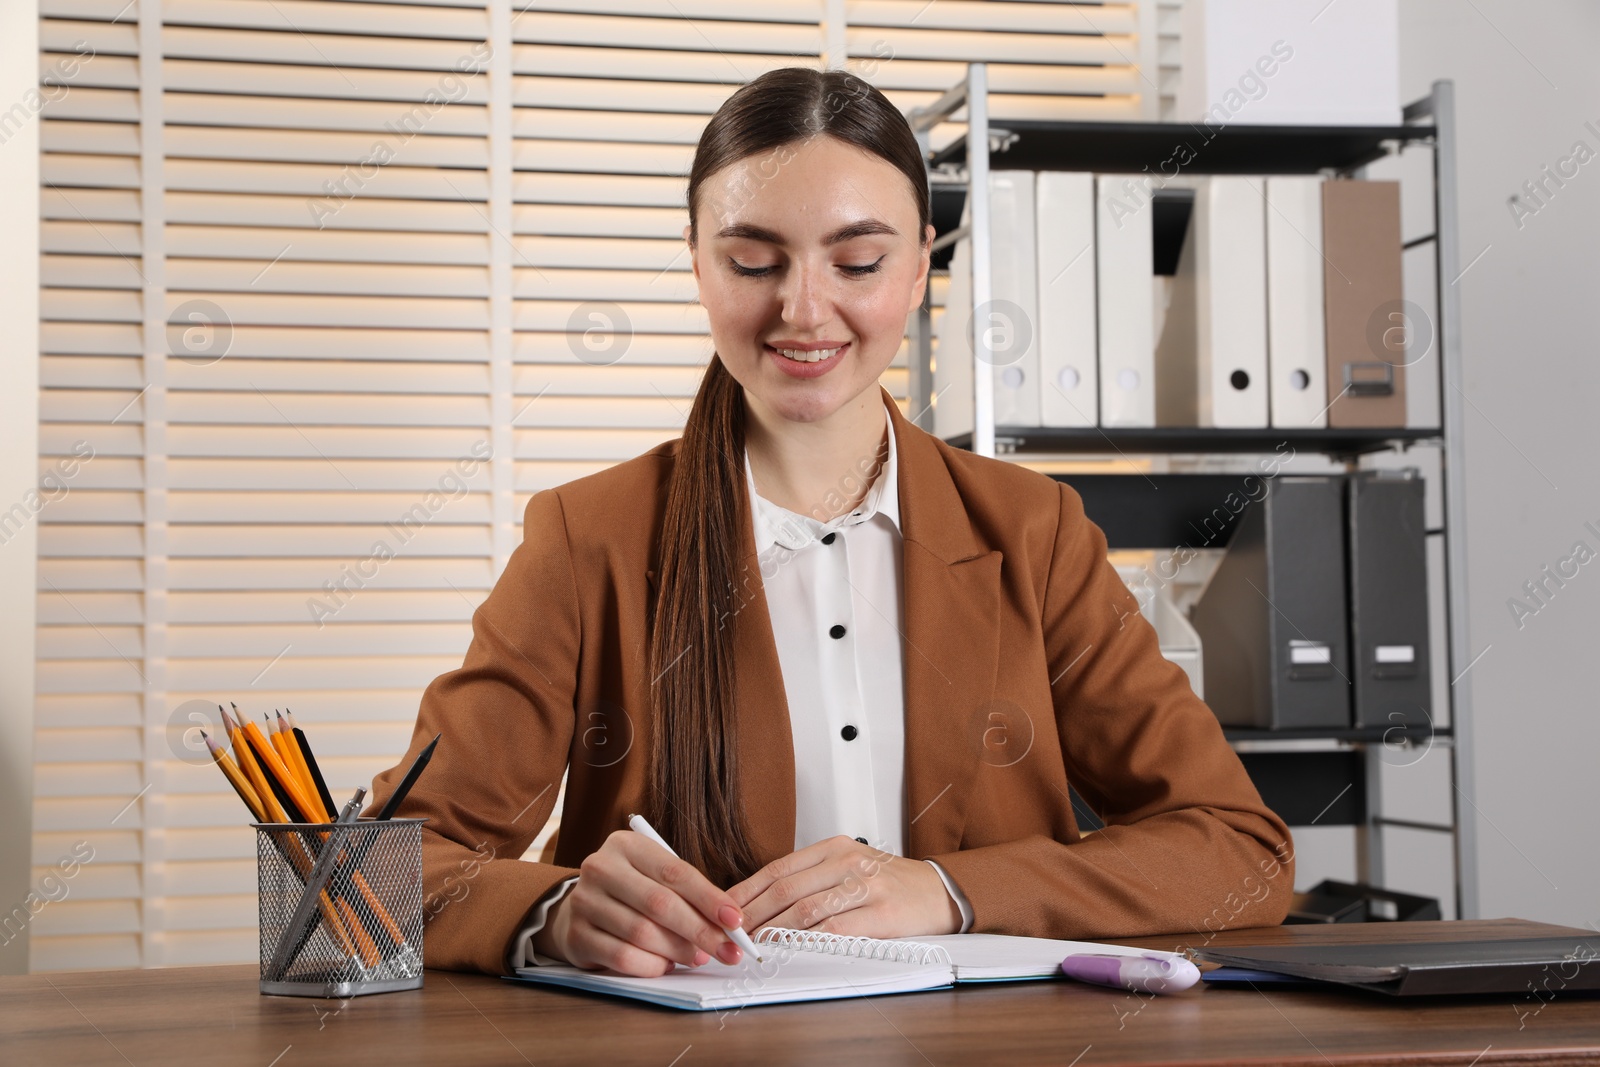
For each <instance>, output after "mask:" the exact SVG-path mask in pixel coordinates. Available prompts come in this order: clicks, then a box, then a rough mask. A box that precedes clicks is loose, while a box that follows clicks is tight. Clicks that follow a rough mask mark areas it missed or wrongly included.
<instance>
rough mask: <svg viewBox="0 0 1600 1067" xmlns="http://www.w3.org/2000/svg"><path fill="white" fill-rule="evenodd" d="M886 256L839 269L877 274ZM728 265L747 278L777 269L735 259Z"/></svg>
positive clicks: (860, 274)
mask: <svg viewBox="0 0 1600 1067" xmlns="http://www.w3.org/2000/svg"><path fill="white" fill-rule="evenodd" d="M885 258H887V257H885V256H879V257H878V258H877V260H876V261H875V262H872V263H868V264H866V265H865V266H860V267H855V266H850V265H849V264H843V263H841V264H840V265H839V269H840V270H842V271H844V272H845V273H846V274H848V275H850V276H851V277H853V278H863V277H865V276H867V275H868V274H875V273H876V272H878V271H880V270H882V269H883V261H884V259H885ZM728 266H730V267H732V268H733V270H734V272H735V273H737V274H740V275H743V276H744V277H746V278H764V277H766V276H767V275H768V274H771V273H772V272H773V271H774V270H775V269H776V268H774V267H746V266H743V265H741V264H740V263H739V262H738V261H737V260H734V259H729V260H728Z"/></svg>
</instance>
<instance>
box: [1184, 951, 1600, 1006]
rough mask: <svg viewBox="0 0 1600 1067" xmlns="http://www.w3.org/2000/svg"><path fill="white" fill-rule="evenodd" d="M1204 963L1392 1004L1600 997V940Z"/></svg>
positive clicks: (1292, 954)
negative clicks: (1465, 996) (1455, 997)
mask: <svg viewBox="0 0 1600 1067" xmlns="http://www.w3.org/2000/svg"><path fill="white" fill-rule="evenodd" d="M1195 954H1196V955H1197V956H1199V957H1200V958H1201V959H1202V960H1207V961H1210V962H1212V963H1221V964H1224V965H1226V966H1231V967H1247V968H1252V969H1255V970H1261V971H1271V972H1272V973H1274V974H1286V975H1292V976H1294V977H1296V978H1307V979H1314V980H1318V981H1325V982H1336V983H1338V984H1340V985H1347V986H1354V987H1356V988H1359V989H1370V990H1373V991H1375V992H1379V993H1388V994H1390V995H1392V996H1398V997H1410V996H1437V995H1440V994H1458V993H1502V994H1504V993H1517V994H1525V993H1528V992H1529V991H1530V990H1531V991H1533V992H1534V993H1536V994H1538V995H1539V996H1541V997H1544V996H1545V995H1546V994H1548V995H1552V996H1553V995H1556V994H1560V993H1568V992H1583V991H1586V990H1588V991H1594V990H1600V937H1583V936H1573V937H1530V938H1517V939H1513V940H1500V941H1399V942H1388V943H1382V944H1370V945H1351V944H1325V945H1232V946H1229V947H1226V948H1215V949H1200V950H1197V951H1196V953H1195Z"/></svg>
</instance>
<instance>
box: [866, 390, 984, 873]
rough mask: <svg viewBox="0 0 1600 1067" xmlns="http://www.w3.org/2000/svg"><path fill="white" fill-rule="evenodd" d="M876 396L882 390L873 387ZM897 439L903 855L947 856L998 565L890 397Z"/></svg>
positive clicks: (970, 772)
mask: <svg viewBox="0 0 1600 1067" xmlns="http://www.w3.org/2000/svg"><path fill="white" fill-rule="evenodd" d="M880 388H882V387H881V386H880ZM884 396H885V400H886V402H887V403H888V405H889V417H890V421H891V423H892V424H893V430H894V433H895V434H896V437H895V448H896V450H897V452H896V461H897V463H898V464H899V468H898V471H899V478H900V520H901V522H900V524H901V531H902V539H903V542H904V549H905V554H904V573H903V576H902V586H901V597H902V602H903V605H904V612H905V634H904V635H903V637H904V642H903V643H904V663H905V738H906V741H905V825H904V827H902V829H903V832H904V851H905V854H906V855H907V856H911V857H914V858H921V857H923V856H932V855H938V854H939V853H941V852H954V851H955V850H956V849H957V848H959V847H960V844H961V835H962V829H963V828H964V827H965V825H966V812H967V802H968V798H969V796H970V793H971V788H972V781H973V778H974V776H975V775H976V773H977V770H978V766H979V764H980V763H981V762H982V757H983V743H984V735H983V730H984V727H985V725H986V723H985V721H984V718H983V714H982V713H983V709H984V706H985V705H986V704H987V703H988V702H989V701H990V700H991V699H992V698H993V696H994V692H995V682H996V680H997V677H998V672H999V656H998V652H999V647H1000V589H1001V585H1000V563H1001V559H1002V555H1001V553H1000V551H999V550H998V549H988V548H987V547H986V546H985V545H984V543H983V542H982V541H981V540H980V539H979V538H978V536H977V534H976V532H975V531H974V530H973V528H972V524H971V522H970V520H969V519H968V517H967V510H966V506H965V505H964V504H963V502H962V500H961V495H960V493H959V492H957V490H956V485H955V481H954V480H953V479H952V478H951V476H950V469H949V467H948V466H947V465H946V463H945V459H944V456H943V455H942V454H941V452H940V450H939V446H938V444H937V443H936V441H935V439H934V438H933V437H932V436H931V435H929V434H928V433H926V432H925V431H923V430H921V429H920V428H918V427H915V426H912V425H911V423H910V422H909V421H908V420H907V419H906V418H905V416H904V415H902V414H901V413H900V408H899V406H898V405H896V404H895V403H894V401H893V400H892V399H889V398H888V393H887V391H885V393H884Z"/></svg>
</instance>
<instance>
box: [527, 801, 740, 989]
mask: <svg viewBox="0 0 1600 1067" xmlns="http://www.w3.org/2000/svg"><path fill="white" fill-rule="evenodd" d="M743 922H744V913H743V912H741V911H740V910H739V908H738V906H737V905H735V904H734V902H733V898H732V897H730V896H729V895H728V894H727V893H726V892H725V891H724V890H721V889H718V888H717V887H716V886H715V885H713V884H712V883H711V880H710V879H708V878H707V877H706V876H705V875H704V874H701V873H700V872H699V871H697V870H695V869H694V868H693V867H692V866H690V865H689V864H688V863H685V862H684V861H683V860H681V859H679V858H678V857H677V856H674V855H672V853H670V852H668V851H667V850H666V849H664V848H662V847H661V846H660V845H658V844H656V843H655V842H654V841H651V840H650V839H649V838H647V837H645V836H644V835H643V834H638V833H635V832H634V831H632V830H617V831H615V832H614V833H612V834H611V835H610V836H609V837H607V838H606V840H605V843H604V844H602V845H601V846H600V848H599V849H598V850H597V851H595V852H591V853H590V854H589V855H588V856H585V857H584V859H583V862H582V864H580V865H579V868H578V881H577V884H575V885H574V886H573V887H572V889H571V890H569V891H568V892H567V895H566V896H564V897H562V898H561V899H560V900H559V901H557V902H556V904H555V906H554V907H553V908H551V909H550V914H549V916H548V918H547V920H546V922H545V924H544V926H543V928H541V929H540V930H539V932H538V933H536V934H534V937H533V947H534V949H535V950H536V951H537V952H539V953H540V954H541V955H545V956H554V957H555V958H557V959H562V960H566V961H567V962H568V963H570V964H572V965H573V966H575V967H581V968H583V969H585V970H598V969H600V968H607V969H610V970H612V971H616V972H617V973H619V974H628V975H635V976H638V977H641V978H657V977H660V976H661V975H663V974H666V973H668V972H669V971H671V970H672V967H673V964H674V963H682V964H683V965H684V966H686V967H698V966H700V965H701V964H704V963H708V962H710V960H711V958H712V957H713V956H715V957H716V958H718V959H720V960H721V961H722V962H724V963H737V962H739V958H740V956H741V954H742V953H741V951H740V949H739V946H738V945H735V944H734V943H733V942H732V941H730V940H728V935H727V934H726V933H725V932H724V928H727V929H733V928H735V927H738V926H740V925H742V924H743Z"/></svg>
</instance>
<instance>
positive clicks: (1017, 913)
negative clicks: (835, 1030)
mask: <svg viewBox="0 0 1600 1067" xmlns="http://www.w3.org/2000/svg"><path fill="white" fill-rule="evenodd" d="M880 391H882V387H881V386H880ZM883 396H884V399H885V401H886V402H887V405H888V410H889V413H890V422H891V425H892V432H893V433H894V434H895V441H896V447H897V449H898V459H897V462H898V464H899V466H898V472H899V483H900V515H901V520H902V524H901V528H902V531H903V538H904V547H905V551H904V574H903V583H902V589H903V594H902V595H903V597H904V608H905V627H906V629H905V635H904V636H905V641H904V650H905V651H904V669H905V717H906V721H905V761H906V762H905V789H906V795H905V813H906V814H905V818H906V821H907V825H906V826H904V827H903V830H904V841H905V851H906V855H908V856H911V857H915V858H919V859H928V858H931V859H935V860H937V861H938V862H939V863H940V864H941V865H942V866H943V867H944V869H945V870H946V872H948V873H949V875H950V877H951V878H952V879H954V881H955V882H956V884H957V885H959V886H960V887H961V889H962V891H963V892H965V894H966V896H967V899H968V900H969V901H970V902H971V904H972V909H973V916H974V919H973V926H972V929H973V930H974V931H975V932H993V933H1007V934H1025V935H1031V936H1036V937H1061V938H1077V939H1090V938H1111V937H1132V936H1137V935H1140V934H1151V933H1191V932H1193V933H1203V932H1204V931H1208V930H1216V929H1221V928H1234V927H1242V926H1260V925H1271V924H1276V923H1279V922H1281V921H1282V920H1283V917H1284V914H1285V912H1286V911H1287V909H1288V904H1289V895H1290V892H1291V891H1292V887H1293V877H1294V875H1293V855H1292V850H1291V844H1290V838H1289V831H1288V828H1287V827H1286V826H1285V825H1284V823H1283V821H1282V820H1281V819H1279V818H1278V817H1277V816H1276V815H1274V814H1273V813H1272V812H1271V811H1270V810H1268V809H1267V808H1266V806H1265V805H1263V804H1262V802H1261V797H1260V795H1259V794H1258V793H1257V792H1256V789H1255V787H1254V786H1253V785H1252V784H1251V782H1250V779H1249V778H1248V777H1247V776H1246V774H1245V772H1244V769H1243V767H1242V765H1241V764H1240V762H1239V759H1238V757H1237V756H1236V755H1235V754H1234V752H1233V750H1232V749H1231V748H1229V747H1228V745H1227V744H1226V742H1225V741H1224V740H1223V736H1222V731H1221V729H1220V728H1219V726H1218V724H1217V720H1216V718H1215V716H1213V714H1212V713H1211V711H1210V709H1209V708H1207V707H1206V705H1205V704H1204V703H1203V702H1202V701H1201V700H1200V698H1198V697H1196V696H1195V695H1194V692H1193V690H1192V689H1191V688H1190V687H1189V683H1188V678H1187V676H1186V675H1185V674H1184V672H1183V670H1182V669H1181V668H1179V667H1178V666H1176V665H1175V664H1173V663H1171V662H1169V661H1168V660H1166V659H1164V658H1162V655H1161V652H1160V649H1159V647H1158V645H1157V640H1156V635H1155V631H1154V630H1153V628H1152V627H1151V626H1150V625H1149V624H1148V623H1147V622H1146V621H1145V620H1144V618H1143V616H1142V615H1140V613H1139V611H1138V606H1137V602H1136V601H1135V600H1134V597H1133V595H1132V594H1131V593H1130V592H1129V591H1128V589H1127V587H1126V586H1125V585H1124V584H1123V583H1122V581H1121V579H1120V578H1119V577H1118V575H1117V573H1116V570H1115V569H1114V568H1113V567H1112V565H1111V564H1110V562H1108V560H1107V558H1106V540H1105V536H1104V534H1102V533H1101V531H1100V528H1099V527H1098V526H1096V525H1095V524H1094V523H1093V522H1090V521H1089V520H1088V519H1087V518H1086V517H1085V516H1084V512H1083V506H1082V503H1081V501H1080V499H1079V497H1078V494H1077V493H1076V492H1075V491H1074V490H1072V489H1071V488H1070V487H1068V486H1067V485H1065V484H1062V483H1059V482H1057V481H1055V480H1053V479H1051V478H1049V477H1046V476H1045V475H1042V474H1039V473H1037V472H1035V471H1031V470H1028V469H1027V468H1025V467H1019V466H1016V465H1014V464H1011V463H1007V462H1005V461H1002V460H996V459H990V458H986V457H982V456H978V455H975V454H973V453H970V452H966V451H963V450H961V449H956V448H952V447H950V446H949V445H947V444H945V443H944V442H943V441H941V440H940V439H939V438H937V437H934V436H933V435H931V434H928V433H926V432H924V431H923V430H921V429H918V428H917V427H915V426H913V425H912V424H911V423H910V422H909V421H908V420H907V419H906V418H905V416H904V415H903V414H901V412H900V409H899V407H898V405H896V404H895V403H894V402H893V400H891V399H889V397H888V394H887V392H883ZM680 440H681V439H673V440H671V441H667V442H664V443H662V444H660V445H657V446H656V447H655V448H652V449H651V450H650V451H648V452H646V453H645V454H644V455H642V456H639V457H637V458H635V459H632V460H628V461H627V462H624V463H619V464H617V465H616V466H614V467H611V468H609V469H607V470H604V471H601V472H600V473H598V474H592V475H589V476H587V477H584V478H579V479H577V480H575V481H572V482H569V483H567V484H566V485H563V486H560V487H558V488H555V489H548V490H545V491H543V492H540V493H537V494H535V495H534V496H533V498H532V499H531V500H530V501H529V502H528V508H527V513H526V517H525V520H524V525H523V542H522V544H521V545H520V546H519V547H518V548H517V550H516V551H515V552H514V553H513V554H512V556H511V559H510V562H509V564H508V565H507V567H506V570H505V573H504V574H503V575H502V576H501V578H500V580H499V581H498V582H497V583H496V585H495V587H494V589H493V591H492V592H491V593H490V594H489V596H488V598H487V599H486V600H485V601H484V602H483V604H482V606H481V607H479V608H478V610H477V612H476V613H475V614H474V615H473V620H472V629H473V638H472V644H471V647H470V648H469V649H468V650H467V654H466V659H465V662H464V663H463V664H462V666H461V668H460V669H459V670H454V671H450V672H449V673H447V674H443V675H441V676H440V677H439V678H437V679H435V680H434V682H433V683H432V684H430V685H429V686H428V689H427V691H426V692H425V693H424V695H423V698H422V705H421V710H420V711H419V712H418V716H417V725H416V730H415V733H414V734H413V735H412V740H411V747H410V751H409V752H408V753H407V755H406V757H405V758H404V759H403V760H402V761H401V762H400V763H399V764H397V765H396V766H395V767H393V768H391V769H389V770H386V771H384V772H382V773H381V774H379V775H378V776H377V777H376V778H375V779H374V780H373V796H372V802H373V804H381V803H382V802H383V801H384V799H385V798H386V797H387V796H388V795H389V793H390V792H391V791H392V790H393V789H394V787H395V784H396V783H397V782H398V781H399V779H400V776H401V774H402V773H403V769H404V767H405V766H406V765H407V764H409V762H410V760H411V757H412V756H414V755H415V754H416V753H417V751H418V750H419V749H420V748H421V747H422V746H423V745H424V744H426V743H427V741H428V740H429V739H431V738H432V737H433V735H434V734H435V733H437V732H440V731H442V732H443V734H444V740H443V741H441V742H440V744H439V748H438V751H437V754H436V755H435V756H434V759H433V762H432V764H431V765H430V766H429V768H428V770H427V772H426V773H425V774H424V775H423V776H422V777H421V779H420V780H419V782H418V784H417V786H416V788H415V789H414V790H413V791H412V793H411V794H410V796H409V797H408V798H407V800H406V801H405V803H404V805H403V806H402V809H401V814H402V815H407V816H426V817H427V818H428V820H429V821H428V822H427V823H426V824H425V833H424V845H423V887H424V892H425V896H426V905H425V913H426V915H427V919H428V925H427V932H426V937H425V946H426V954H427V960H428V963H429V965H430V966H435V967H445V968H453V969H461V970H479V971H485V972H488V973H491V974H499V973H505V972H506V970H507V951H508V949H509V947H510V943H511V940H512V938H513V937H514V935H515V934H516V933H517V931H518V929H519V928H520V927H521V926H522V925H523V923H524V920H525V917H526V915H527V913H528V911H529V910H530V908H531V907H532V906H533V905H534V904H535V903H536V902H537V901H538V899H539V898H540V897H541V896H542V895H543V894H544V893H545V892H547V891H548V890H550V889H551V888H553V887H554V886H555V885H556V884H557V883H558V882H560V881H561V880H562V879H564V878H567V877H569V876H570V875H573V874H576V873H577V867H578V864H579V863H580V862H581V861H582V859H583V857H584V856H586V855H587V854H589V853H590V852H592V851H594V850H596V849H597V848H598V847H599V846H600V844H601V843H602V842H603V841H604V840H605V837H606V835H608V834H609V833H611V832H612V831H613V830H618V829H621V828H623V826H624V820H625V818H626V816H627V815H628V813H630V812H633V811H639V810H642V807H643V805H642V800H643V796H644V790H645V785H646V782H647V781H648V774H647V773H646V772H647V766H648V761H649V759H650V730H651V721H650V709H649V704H648V700H647V696H648V692H649V686H650V676H649V673H648V665H647V663H646V656H645V653H646V649H647V647H648V646H647V640H646V632H645V618H646V616H645V609H646V604H647V603H648V602H649V599H650V598H651V597H652V596H653V593H654V586H655V570H654V564H655V562H656V559H657V557H656V555H655V543H656V538H657V535H658V532H659V529H660V523H661V516H662V511H663V503H664V500H665V495H666V488H667V483H668V477H669V476H670V474H671V472H672V465H673V462H674V458H675V456H676V454H677V449H678V446H679V443H680ZM739 491H740V495H741V498H742V503H741V509H740V515H741V518H740V527H739V531H738V536H739V537H740V538H741V539H742V541H743V545H744V551H743V555H742V558H743V560H744V566H745V567H746V568H747V571H746V572H745V573H746V576H747V579H748V580H747V581H743V582H740V583H739V584H738V589H739V590H740V591H741V592H740V593H739V594H737V595H736V596H735V598H734V600H733V604H734V607H735V615H734V617H733V620H732V624H733V625H734V630H735V643H736V647H737V649H738V664H739V673H738V680H737V688H738V694H739V736H738V746H739V756H740V775H741V780H742V790H743V800H742V803H743V806H744V810H745V812H746V814H747V816H748V819H749V825H750V830H751V833H752V835H753V837H754V839H755V841H756V842H757V844H758V847H759V849H760V853H761V856H762V858H763V860H764V861H770V860H772V859H776V858H777V857H779V856H783V855H786V854H787V853H789V852H791V851H793V850H794V843H795V842H794V805H795V800H794V754H793V749H792V747H791V739H790V733H789V710H788V705H787V703H786V701H785V698H784V687H783V678H782V673H781V668H780V666H779V662H778V653H777V646H776V644H775V643H774V640H773V632H772V626H771V621H770V617H769V614H768V608H767V603H766V598H765V596H764V595H763V593H762V586H761V581H760V576H759V563H758V560H757V557H756V551H755V534H754V530H753V528H752V525H751V518H750V502H749V499H748V495H747V493H746V492H745V490H744V489H743V485H742V482H741V488H740V490H739ZM563 772H566V773H567V775H568V778H567V791H566V803H565V805H564V807H563V809H562V815H561V831H560V834H559V836H558V841H557V848H556V853H555V861H556V862H555V863H554V864H548V863H533V862H527V861H524V860H522V859H520V858H519V857H521V856H522V854H523V852H524V851H525V850H526V849H527V848H528V845H529V843H530V842H531V841H532V840H533V838H534V836H535V835H536V834H537V833H538V832H539V830H540V828H541V827H543V826H544V823H545V820H546V819H548V818H549V817H550V815H551V813H552V809H553V808H554V805H555V800H556V794H557V791H558V789H559V787H560V782H561V776H562V773H563ZM1068 783H1071V785H1072V786H1074V787H1075V788H1076V790H1077V792H1078V794H1079V795H1080V796H1081V797H1082V798H1083V800H1084V801H1085V802H1086V803H1087V804H1088V806H1089V807H1091V808H1093V809H1094V811H1095V812H1096V813H1097V814H1098V815H1099V816H1100V818H1101V819H1103V820H1104V821H1105V823H1106V829H1104V830H1101V831H1098V832H1093V833H1089V834H1080V833H1079V829H1078V820H1077V818H1076V817H1075V816H1074V813H1073V810H1072V807H1071V804H1070V803H1069V800H1068V792H1067V787H1068Z"/></svg>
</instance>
